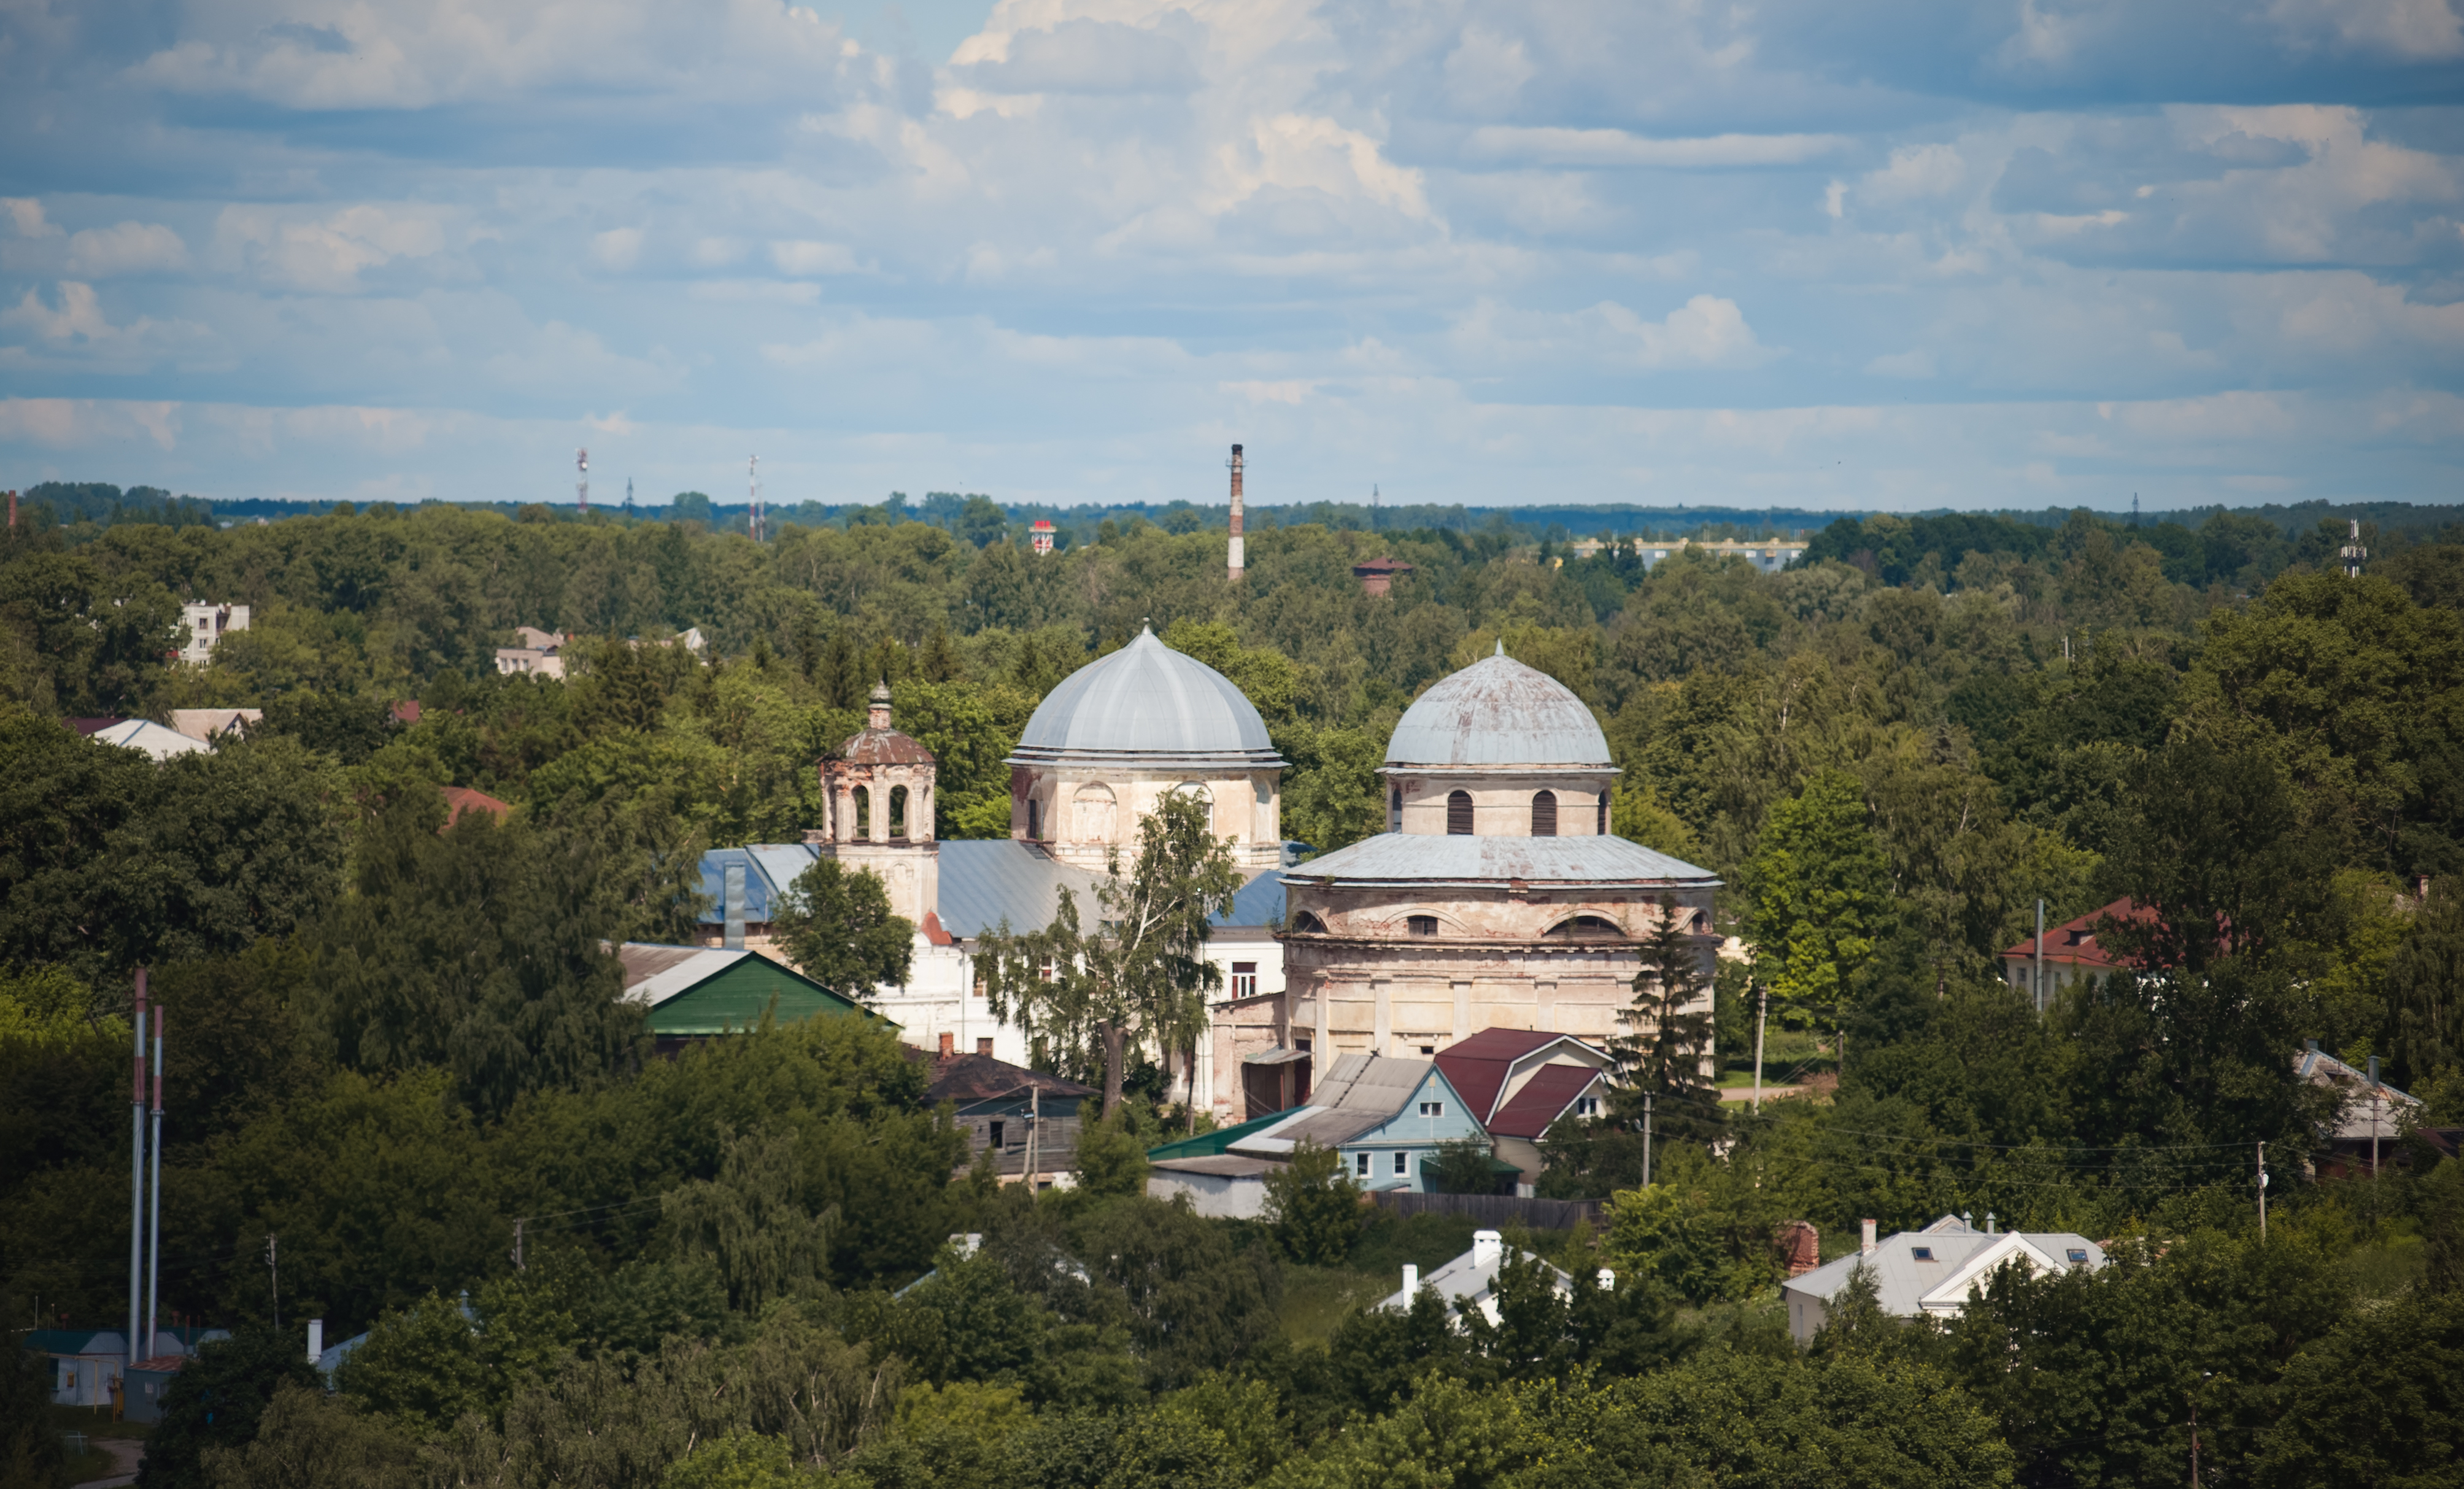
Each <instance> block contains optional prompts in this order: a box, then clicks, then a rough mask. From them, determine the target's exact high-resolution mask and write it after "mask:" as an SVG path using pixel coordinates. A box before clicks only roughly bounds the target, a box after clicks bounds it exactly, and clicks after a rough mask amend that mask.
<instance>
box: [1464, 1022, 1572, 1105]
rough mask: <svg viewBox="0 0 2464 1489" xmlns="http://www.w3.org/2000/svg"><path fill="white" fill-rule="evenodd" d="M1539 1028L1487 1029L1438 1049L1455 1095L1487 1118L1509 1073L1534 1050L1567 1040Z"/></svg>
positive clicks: (1562, 1036)
mask: <svg viewBox="0 0 2464 1489" xmlns="http://www.w3.org/2000/svg"><path fill="white" fill-rule="evenodd" d="M1565 1037H1566V1036H1564V1035H1562V1034H1543V1033H1541V1032H1540V1031H1539V1030H1537V1029H1483V1030H1481V1031H1480V1032H1479V1033H1478V1034H1474V1035H1469V1036H1466V1037H1465V1038H1463V1039H1461V1040H1456V1041H1455V1042H1454V1043H1452V1044H1449V1045H1447V1046H1446V1047H1445V1048H1444V1049H1441V1050H1440V1051H1438V1053H1437V1057H1436V1058H1437V1062H1438V1068H1439V1069H1440V1070H1441V1071H1443V1072H1445V1077H1446V1083H1447V1084H1450V1085H1452V1086H1453V1087H1454V1088H1455V1094H1456V1095H1457V1096H1460V1097H1462V1098H1463V1100H1464V1101H1466V1102H1468V1103H1470V1104H1471V1111H1472V1115H1473V1116H1475V1117H1479V1118H1484V1119H1485V1118H1486V1117H1487V1116H1488V1113H1489V1109H1490V1108H1491V1107H1493V1106H1496V1105H1497V1093H1498V1092H1499V1091H1501V1090H1503V1089H1505V1087H1506V1073H1507V1071H1508V1070H1509V1069H1511V1068H1513V1065H1514V1062H1516V1061H1518V1060H1521V1059H1522V1058H1523V1057H1524V1056H1526V1055H1529V1054H1530V1053H1531V1052H1532V1051H1533V1050H1536V1049H1539V1048H1541V1047H1542V1046H1544V1045H1549V1044H1553V1043H1555V1042H1556V1041H1557V1040H1562V1039H1564V1038H1565Z"/></svg>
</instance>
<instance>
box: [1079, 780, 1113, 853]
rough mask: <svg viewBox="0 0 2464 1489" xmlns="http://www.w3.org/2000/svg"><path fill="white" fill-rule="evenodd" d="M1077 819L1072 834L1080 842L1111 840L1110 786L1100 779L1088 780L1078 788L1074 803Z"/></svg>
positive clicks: (1105, 841) (1106, 841)
mask: <svg viewBox="0 0 2464 1489" xmlns="http://www.w3.org/2000/svg"><path fill="white" fill-rule="evenodd" d="M1075 806H1076V810H1077V814H1078V821H1077V824H1076V828H1075V831H1074V833H1073V836H1075V837H1076V838H1077V840H1078V841H1079V842H1081V843H1110V842H1111V841H1112V821H1113V806H1112V788H1111V787H1110V786H1107V785H1105V784H1104V783H1102V782H1101V781H1089V782H1088V783H1087V784H1086V785H1083V786H1081V787H1079V788H1078V798H1077V801H1076V803H1075Z"/></svg>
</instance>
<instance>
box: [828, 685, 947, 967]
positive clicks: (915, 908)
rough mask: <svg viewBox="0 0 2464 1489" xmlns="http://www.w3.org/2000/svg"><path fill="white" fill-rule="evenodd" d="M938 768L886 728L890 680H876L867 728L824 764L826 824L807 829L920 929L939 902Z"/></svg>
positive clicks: (920, 749)
mask: <svg viewBox="0 0 2464 1489" xmlns="http://www.w3.org/2000/svg"><path fill="white" fill-rule="evenodd" d="M934 773H935V761H934V758H933V752H932V751H930V750H927V749H925V748H924V746H923V745H921V744H919V743H917V742H916V741H915V740H913V739H911V738H909V737H908V736H907V735H905V734H900V733H899V732H898V731H897V730H895V729H893V728H891V711H890V685H889V684H888V683H886V682H885V683H880V684H877V685H875V687H874V688H873V690H872V698H871V702H870V706H869V708H868V709H867V710H866V712H865V727H864V732H863V733H862V734H857V735H855V736H854V737H853V738H851V739H849V740H848V741H847V743H846V744H845V745H844V746H842V747H841V748H840V750H839V755H838V758H836V759H832V760H824V761H823V762H822V766H821V775H822V795H823V798H824V799H825V800H826V801H827V802H828V803H829V807H828V817H829V821H828V823H827V825H826V826H825V827H824V828H822V829H821V830H819V831H817V832H812V833H807V834H806V835H805V836H806V839H807V841H809V842H812V843H814V845H815V846H816V847H818V848H820V849H821V851H823V852H825V853H827V854H828V855H830V856H831V857H832V858H835V859H837V860H838V861H839V862H840V863H842V864H845V865H847V866H848V867H850V868H861V869H864V870H866V871H867V872H869V873H871V874H873V875H874V876H875V877H877V878H879V879H880V880H881V882H882V885H883V887H885V888H887V889H888V890H889V891H890V909H891V913H892V914H894V915H898V916H901V917H903V918H905V919H907V920H909V921H912V922H913V923H914V925H915V926H916V928H917V929H918V930H921V929H923V927H924V923H925V918H926V917H927V916H932V915H934V912H935V910H936V909H939V907H940V903H941V845H940V844H939V843H936V842H935V841H934V838H933V777H934ZM934 924H935V925H936V926H937V925H938V924H939V921H938V919H937V917H936V918H935V921H934Z"/></svg>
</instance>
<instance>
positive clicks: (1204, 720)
mask: <svg viewBox="0 0 2464 1489" xmlns="http://www.w3.org/2000/svg"><path fill="white" fill-rule="evenodd" d="M1064 759H1067V760H1073V761H1109V760H1116V761H1120V762H1123V763H1131V762H1143V763H1154V764H1166V765H1171V764H1214V763H1223V764H1232V765H1238V766H1252V765H1265V766H1281V765H1283V764H1284V763H1285V761H1284V760H1283V759H1282V758H1281V757H1280V756H1278V755H1276V754H1275V742H1274V741H1273V740H1272V739H1270V738H1268V737H1267V734H1266V721H1265V719H1263V718H1260V717H1259V716H1258V711H1257V709H1256V708H1254V707H1252V706H1251V704H1250V702H1249V700H1248V699H1247V698H1246V697H1244V696H1243V694H1242V692H1241V690H1240V689H1238V688H1236V687H1234V686H1233V685H1232V679H1230V678H1228V677H1226V676H1224V675H1223V674H1222V673H1221V672H1219V671H1217V670H1215V668H1211V667H1208V666H1207V665H1206V664H1205V663H1203V662H1200V661H1199V660H1198V659H1197V658H1196V657H1191V656H1185V655H1183V654H1181V653H1180V652H1177V651H1175V650H1173V649H1172V648H1171V647H1170V646H1165V645H1164V644H1163V643H1162V642H1160V641H1157V640H1155V632H1153V631H1152V630H1144V629H1142V630H1140V631H1139V632H1138V635H1137V639H1136V640H1134V641H1133V642H1131V643H1130V644H1129V645H1128V646H1123V647H1122V648H1121V649H1120V650H1118V651H1115V652H1113V653H1112V654H1111V655H1110V656H1107V657H1099V658H1097V659H1096V660H1095V661H1092V662H1089V663H1088V664H1087V665H1086V666H1085V667H1082V668H1079V669H1078V670H1076V671H1075V672H1072V673H1070V674H1069V675H1068V676H1067V677H1066V678H1064V679H1062V682H1061V685H1060V686H1059V687H1057V688H1055V689H1053V690H1052V691H1050V692H1049V693H1046V694H1045V698H1044V702H1043V704H1042V705H1041V706H1039V707H1038V708H1037V709H1036V711H1035V714H1034V716H1033V717H1032V718H1029V719H1028V720H1027V721H1026V733H1025V734H1022V735H1021V736H1020V737H1019V741H1018V749H1017V750H1016V751H1015V752H1014V753H1012V754H1011V755H1010V756H1009V760H1008V762H1007V763H1010V764H1013V765H1028V764H1040V763H1044V762H1047V761H1055V760H1064Z"/></svg>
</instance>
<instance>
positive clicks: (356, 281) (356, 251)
mask: <svg viewBox="0 0 2464 1489" xmlns="http://www.w3.org/2000/svg"><path fill="white" fill-rule="evenodd" d="M446 215H447V214H446V213H444V212H442V211H439V210H437V209H434V208H420V207H416V206H399V205H388V206H380V205H377V204H374V203H363V204H361V205H359V206H356V207H347V208H343V209H341V211H338V212H334V213H331V214H329V215H326V216H322V217H315V216H304V215H296V214H294V213H291V212H288V211H280V210H276V209H274V208H253V207H229V208H224V209H223V212H222V215H221V216H220V217H219V218H218V219H217V220H216V222H215V224H214V252H215V255H216V257H217V258H218V259H219V260H221V261H222V262H224V263H226V264H229V265H231V266H234V267H241V268H245V269H247V270H248V271H249V272H251V273H253V274H255V275H256V276H257V277H259V278H262V279H264V280H265V281H267V282H268V283H271V284H274V285H277V286H280V287H282V288H285V289H291V290H302V291H308V292H312V293H322V294H350V293H352V292H355V291H357V290H359V289H360V288H362V286H361V283H360V275H361V274H362V273H363V272H364V271H366V270H370V269H376V268H381V267H383V266H385V265H386V264H389V263H392V262H394V261H395V260H397V259H422V258H429V257H431V256H433V255H436V254H438V253H440V252H443V251H444V249H445V246H446V228H445V221H444V219H445V217H446Z"/></svg>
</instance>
